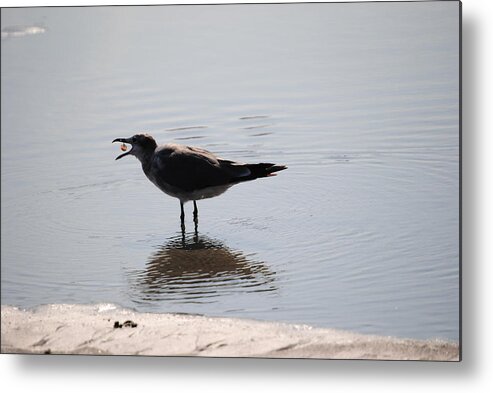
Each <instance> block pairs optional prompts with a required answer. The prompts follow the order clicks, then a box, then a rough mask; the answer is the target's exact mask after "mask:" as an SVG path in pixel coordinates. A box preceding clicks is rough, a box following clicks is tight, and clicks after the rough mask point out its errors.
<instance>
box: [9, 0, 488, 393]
mask: <svg viewBox="0 0 493 393" xmlns="http://www.w3.org/2000/svg"><path fill="white" fill-rule="evenodd" d="M213 2H214V3H229V2H232V1H221V0H215V1H213ZM245 2H249V1H245ZM250 2H255V3H258V2H261V1H260V0H257V1H250ZM285 2H287V1H285ZM112 3H113V4H121V5H123V4H173V3H178V1H175V2H173V1H164V0H161V1H152V0H148V1H140V2H139V1H124V0H120V1H114V2H101V1H88V0H79V1H60V0H58V1H55V0H45V1H42V0H39V1H36V0H0V6H2V7H5V6H33V5H34V6H41V5H43V6H44V5H91V4H112ZM179 3H181V4H185V3H189V4H194V3H195V4H196V3H206V4H207V3H211V2H210V1H200V0H195V1H186V0H181V1H179ZM492 3H493V2H491V0H464V1H463V21H464V25H463V27H464V29H463V34H464V36H463V37H464V40H463V65H464V67H463V68H464V69H463V145H462V146H463V235H464V236H463V362H462V363H455V364H447V363H428V362H410V363H407V362H365V361H311V360H305V361H298V360H283V361H281V360H276V361H274V360H255V359H244V360H242V359H232V360H227V359H210V360H205V359H193V358H188V359H185V358H176V359H173V358H157V359H152V358H131V357H124V358H122V357H119V358H116V357H115V358H111V357H84V356H72V357H66V356H19V355H17V356H16V355H0V381H1V384H2V387H3V388H4V389H8V391H48V389H49V391H50V392H51V393H55V392H67V391H74V392H84V393H87V392H88V391H91V392H92V391H98V392H99V391H108V392H115V391H122V392H130V391H134V392H135V391H136V392H139V393H140V392H143V391H147V392H156V391H159V392H161V391H163V392H164V391H177V392H183V391H185V392H186V391H190V390H192V389H193V390H195V391H197V392H200V393H202V392H209V391H210V392H219V391H228V392H235V393H237V392H249V393H252V392H257V391H281V390H283V391H286V390H287V391H288V392H289V391H301V392H306V391H310V392H311V391H314V390H323V391H325V392H329V391H334V392H348V393H351V392H368V391H369V392H372V391H378V392H379V393H385V392H392V393H395V392H413V393H415V392H417V391H418V392H422V391H424V392H428V391H430V392H431V391H433V392H442V391H446V392H447V393H453V392H461V393H463V392H466V391H471V392H476V391H477V392H479V391H491V390H489V389H491V387H492V386H493V382H492V381H493V378H492V377H491V364H492V359H491V356H492V354H493V348H492V339H491V337H492V333H493V324H492V315H493V313H492V307H491V300H493V293H492V292H493V290H492V288H493V283H492V282H491V280H492V279H493V268H492V266H493V254H492V248H491V244H492V243H493V227H492V223H493V215H492V206H493V204H492V202H493V182H492V179H493V146H492V138H493V124H492V122H491V115H490V114H491V112H492V108H493V106H492V105H493V97H492V91H493V85H492V83H491V82H492V76H491V75H492V73H493V71H492V70H493V62H492V56H493V54H492V53H493V51H492V42H493V21H492V19H491V16H493V13H492V9H493V6H492ZM488 386H489V387H490V388H488ZM6 391H7V390H6Z"/></svg>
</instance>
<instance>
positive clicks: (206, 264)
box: [134, 231, 277, 303]
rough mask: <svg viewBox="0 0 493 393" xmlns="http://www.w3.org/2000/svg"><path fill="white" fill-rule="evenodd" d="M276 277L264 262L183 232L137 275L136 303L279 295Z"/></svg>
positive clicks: (208, 301)
mask: <svg viewBox="0 0 493 393" xmlns="http://www.w3.org/2000/svg"><path fill="white" fill-rule="evenodd" d="M274 276H275V273H274V272H273V271H271V270H269V268H268V267H267V266H266V265H265V264H264V263H263V262H260V261H255V260H253V259H251V257H250V256H247V255H245V254H244V253H242V252H241V251H237V250H231V249H230V248H228V247H227V246H225V245H224V244H223V243H222V242H221V241H220V240H217V239H212V238H210V237H208V236H206V235H202V234H199V233H198V232H197V231H195V232H193V233H185V232H184V231H183V232H181V234H177V235H176V236H173V237H171V238H169V239H168V240H167V242H166V243H165V244H163V245H161V246H159V247H157V250H156V251H154V252H153V253H152V254H151V255H150V257H149V260H148V262H147V264H146V267H145V269H143V270H142V271H141V272H139V273H138V274H137V275H136V282H135V283H134V289H136V290H137V293H138V294H137V297H138V299H134V300H136V301H138V302H152V301H172V302H175V303H210V302H213V301H214V300H213V299H212V298H214V297H218V296H225V295H231V294H234V293H252V292H269V291H275V290H277V288H276V286H275V284H274Z"/></svg>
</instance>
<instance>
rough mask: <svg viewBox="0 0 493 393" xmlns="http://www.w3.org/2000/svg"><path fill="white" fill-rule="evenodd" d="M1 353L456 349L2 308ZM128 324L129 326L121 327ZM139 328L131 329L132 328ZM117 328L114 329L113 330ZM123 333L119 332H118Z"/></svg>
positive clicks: (109, 311) (347, 335)
mask: <svg viewBox="0 0 493 393" xmlns="http://www.w3.org/2000/svg"><path fill="white" fill-rule="evenodd" d="M1 314H2V320H1V321H2V326H1V327H2V330H1V351H2V353H51V354H55V353H58V354H97V355H156V356H159V355H166V356H221V357H271V358H324V359H402V360H404V359H406V360H448V361H457V360H458V358H459V350H458V345H457V344H455V343H450V342H444V341H435V340H433V341H421V340H410V339H397V338H392V337H380V336H369V335H361V334H355V333H351V332H346V331H340V330H333V329H319V328H312V327H310V326H306V325H292V324H283V323H273V322H259V321H252V320H244V319H233V318H210V317H205V316H196V315H183V314H150V313H137V312H134V311H131V310H126V309H121V308H118V307H116V306H114V305H110V304H100V305H87V306H86V305H49V306H42V307H39V308H37V309H35V310H21V309H18V308H15V307H11V306H2V311H1ZM126 321H132V322H133V324H132V323H130V322H128V323H127V324H126V325H127V326H122V325H125V322H126ZM135 325H136V326H135ZM115 326H116V327H115ZM119 326H122V327H119Z"/></svg>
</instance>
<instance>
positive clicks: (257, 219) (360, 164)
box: [1, 2, 459, 340]
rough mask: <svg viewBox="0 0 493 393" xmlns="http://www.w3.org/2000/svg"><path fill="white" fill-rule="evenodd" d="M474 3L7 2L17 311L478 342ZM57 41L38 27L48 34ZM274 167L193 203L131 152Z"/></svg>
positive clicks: (5, 217) (9, 274)
mask: <svg viewBox="0 0 493 393" xmlns="http://www.w3.org/2000/svg"><path fill="white" fill-rule="evenodd" d="M458 15H459V10H458V3H455V2H437V3H434V2H425V3H400V4H392V3H381V4H377V3H370V4H360V3H355V4H318V5H316V4H309V5H307V4H305V5H300V4H295V5H282V6H279V5H277V6H273V5H236V6H232V5H229V6H181V7H180V6H176V7H175V6H167V7H131V8H128V7H98V8H35V9H3V10H2V29H4V28H7V27H8V29H7V30H5V32H6V33H9V32H19V31H20V32H26V31H31V32H32V31H37V33H36V34H32V33H29V34H28V33H26V34H20V35H19V34H14V35H12V34H10V33H9V34H2V38H3V39H2V42H1V46H2V53H1V54H2V57H1V61H2V64H1V66H2V75H1V77H2V80H1V82H2V92H1V93H2V97H1V98H2V101H1V105H2V108H1V109H2V117H1V126H2V146H1V154H2V156H1V164H2V178H1V182H2V183H1V185H2V190H1V192H2V194H1V196H2V206H1V212H2V219H1V220H2V223H1V224H2V233H1V239H2V247H1V257H2V264H1V272H2V288H1V295H2V304H12V305H18V306H26V307H27V306H34V305H38V304H45V303H95V302H113V303H118V304H120V305H122V306H126V307H133V308H135V309H137V310H139V311H156V312H188V313H200V314H207V315H221V316H232V317H247V318H255V319H261V320H280V321H288V322H302V323H308V324H312V325H316V326H324V327H334V328H341V329H350V330H354V331H358V332H363V333H375V334H382V335H394V336H401V337H414V338H433V337H440V338H446V339H451V340H457V339H458V334H459V209H458V208H459V117H458V116H459V85H458V72H459V69H458V64H459V63H458V62H459V50H458V45H459V41H458V33H459V30H458ZM30 26H31V27H32V26H34V27H37V28H38V29H37V30H36V29H34V30H33V29H29V27H30ZM141 130H145V131H147V132H149V133H151V134H152V135H153V136H154V137H155V138H156V139H157V140H158V141H159V142H161V143H164V142H177V143H186V144H190V145H196V146H201V147H203V148H206V149H208V150H211V151H213V152H215V153H217V154H219V155H220V156H222V157H224V158H228V159H233V160H240V161H249V162H266V161H267V162H269V161H270V162H275V163H280V164H286V165H287V166H288V167H289V169H288V170H286V171H283V172H281V173H279V175H278V176H277V177H272V178H268V179H261V180H257V181H255V182H249V183H247V184H240V185H237V186H235V187H233V188H231V189H230V190H229V191H228V192H227V193H226V194H224V195H222V196H220V197H218V198H214V199H209V200H204V201H200V202H199V204H198V205H199V211H200V222H199V227H198V232H197V233H195V231H194V226H193V222H192V214H191V213H192V208H193V207H192V206H191V205H186V213H187V222H186V224H187V230H186V233H185V234H182V233H181V231H180V225H179V213H180V209H179V203H178V201H177V200H175V199H172V198H170V197H168V196H166V195H164V194H162V193H161V192H160V191H159V190H158V189H157V188H155V187H154V186H153V185H152V184H151V183H150V182H149V181H148V180H147V179H146V178H145V176H144V175H143V173H142V170H141V168H140V164H139V163H138V162H137V161H136V160H135V159H134V158H132V157H130V158H125V159H122V160H119V161H114V158H115V157H116V155H117V154H118V146H116V145H112V144H111V141H112V140H113V139H114V138H117V137H128V136H131V135H132V134H133V133H135V132H136V131H141Z"/></svg>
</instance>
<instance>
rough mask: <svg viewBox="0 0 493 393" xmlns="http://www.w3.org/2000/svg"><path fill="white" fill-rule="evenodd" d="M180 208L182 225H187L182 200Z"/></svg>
mask: <svg viewBox="0 0 493 393" xmlns="http://www.w3.org/2000/svg"><path fill="white" fill-rule="evenodd" d="M180 208H181V214H180V220H181V225H185V211H184V210H183V202H182V201H180Z"/></svg>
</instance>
